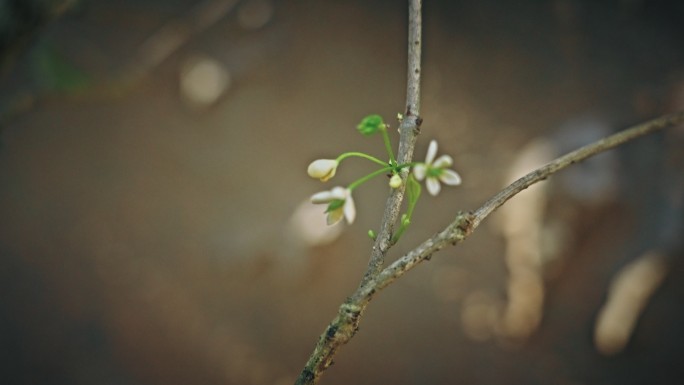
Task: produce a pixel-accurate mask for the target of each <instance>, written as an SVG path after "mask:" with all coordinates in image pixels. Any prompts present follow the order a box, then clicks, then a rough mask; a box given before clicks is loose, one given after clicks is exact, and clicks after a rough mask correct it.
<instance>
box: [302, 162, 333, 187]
mask: <svg viewBox="0 0 684 385" xmlns="http://www.w3.org/2000/svg"><path fill="white" fill-rule="evenodd" d="M337 164H338V163H337V161H336V160H335V159H317V160H314V161H313V162H311V164H310V165H309V168H308V169H307V172H308V173H309V176H310V177H312V178H316V179H320V180H321V182H325V181H327V180H328V179H330V178H332V177H333V176H335V171H337Z"/></svg>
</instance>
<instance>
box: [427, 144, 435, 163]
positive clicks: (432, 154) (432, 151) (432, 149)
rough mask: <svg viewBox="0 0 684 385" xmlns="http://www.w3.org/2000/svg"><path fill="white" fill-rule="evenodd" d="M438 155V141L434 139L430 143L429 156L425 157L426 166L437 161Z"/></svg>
mask: <svg viewBox="0 0 684 385" xmlns="http://www.w3.org/2000/svg"><path fill="white" fill-rule="evenodd" d="M436 155H437V141H436V140H434V139H433V140H431V141H430V145H429V146H428V151H427V155H426V156H425V163H426V164H432V161H433V160H435V156H436Z"/></svg>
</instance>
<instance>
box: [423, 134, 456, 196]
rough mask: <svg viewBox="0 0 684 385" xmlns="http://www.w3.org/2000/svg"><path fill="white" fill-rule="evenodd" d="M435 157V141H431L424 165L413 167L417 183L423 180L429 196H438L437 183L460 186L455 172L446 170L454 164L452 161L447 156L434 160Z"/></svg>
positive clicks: (439, 186) (438, 187) (438, 188)
mask: <svg viewBox="0 0 684 385" xmlns="http://www.w3.org/2000/svg"><path fill="white" fill-rule="evenodd" d="M436 155H437V141H436V140H433V141H431V142H430V146H429V147H428V151H427V156H426V157H425V163H421V164H417V165H416V166H414V167H413V174H414V175H415V176H416V179H418V180H419V181H422V180H423V179H425V186H426V187H427V189H428V192H429V193H430V195H437V194H439V190H440V189H441V185H440V184H439V182H442V183H444V184H448V185H450V186H457V185H459V184H461V176H460V175H458V173H457V172H456V171H454V170H450V169H448V168H449V167H451V165H453V164H454V160H453V159H452V158H451V157H450V156H449V155H442V156H440V157H439V158H437V160H435V156H436Z"/></svg>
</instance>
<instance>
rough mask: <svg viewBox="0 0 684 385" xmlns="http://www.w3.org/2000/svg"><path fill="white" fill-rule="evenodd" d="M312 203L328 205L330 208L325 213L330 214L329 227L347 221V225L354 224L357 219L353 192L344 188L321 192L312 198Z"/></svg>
mask: <svg viewBox="0 0 684 385" xmlns="http://www.w3.org/2000/svg"><path fill="white" fill-rule="evenodd" d="M311 202H312V203H316V204H323V203H327V204H328V208H327V209H326V210H325V212H326V213H327V214H328V217H327V223H328V225H334V224H335V223H337V222H339V221H340V220H342V218H343V217H344V218H346V219H347V223H349V224H352V223H353V222H354V218H356V207H355V206H354V199H353V198H352V196H351V190H349V189H347V188H344V187H339V186H338V187H333V188H332V190H328V191H321V192H319V193H316V194H314V195H313V196H312V197H311Z"/></svg>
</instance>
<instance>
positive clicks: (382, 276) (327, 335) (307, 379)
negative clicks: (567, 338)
mask: <svg viewBox="0 0 684 385" xmlns="http://www.w3.org/2000/svg"><path fill="white" fill-rule="evenodd" d="M683 122H684V111H681V112H677V113H674V114H670V115H665V116H662V117H659V118H656V119H653V120H650V121H648V122H645V123H642V124H640V125H637V126H634V127H631V128H628V129H626V130H624V131H621V132H618V133H616V134H614V135H611V136H609V137H607V138H604V139H601V140H599V141H597V142H594V143H591V144H589V145H586V146H584V147H581V148H579V149H577V150H575V151H572V152H570V153H568V154H566V155H564V156H561V157H560V158H557V159H555V160H553V161H551V162H550V163H548V164H546V165H545V166H543V167H541V168H539V169H537V170H535V171H532V172H530V173H529V174H527V175H525V176H523V177H522V178H520V179H518V180H516V181H515V182H513V183H512V184H510V185H509V186H508V187H506V188H504V189H503V190H501V192H499V193H498V194H496V195H495V196H493V197H492V198H491V199H489V200H488V201H487V202H485V203H484V204H483V205H482V206H481V207H480V208H478V209H477V210H475V211H474V212H467V213H463V212H460V213H458V215H457V216H456V219H455V220H454V221H453V222H452V223H450V224H449V225H448V226H447V227H446V228H445V229H444V230H442V231H441V232H439V233H437V234H435V235H433V236H432V237H430V238H429V239H427V240H426V241H424V242H423V243H421V244H420V245H419V246H418V247H416V248H415V249H413V250H411V251H409V252H408V253H407V254H406V255H404V256H403V257H401V258H399V259H397V260H396V261H394V262H393V263H392V264H390V265H389V266H387V267H386V268H385V269H383V270H381V271H380V272H379V273H378V274H376V275H375V276H374V277H371V278H369V279H367V280H366V283H365V284H363V285H361V286H359V288H358V289H356V292H355V293H354V294H352V296H351V297H349V298H348V299H347V301H345V303H343V304H342V305H341V306H340V308H339V311H338V314H337V316H336V317H335V318H334V319H333V320H332V322H331V323H330V324H329V325H328V327H327V328H326V330H325V331H324V332H323V334H322V335H321V336H320V338H319V340H318V344H317V345H316V347H315V349H314V352H313V354H312V355H311V357H310V358H309V361H308V362H307V364H306V366H305V368H304V370H303V371H302V373H301V374H300V376H299V378H298V379H297V382H296V384H315V383H317V382H318V379H319V378H320V375H321V374H322V372H323V371H324V370H325V369H327V368H328V367H329V366H330V365H332V359H333V356H334V355H335V353H336V351H337V348H339V347H340V346H341V345H344V344H346V343H347V342H348V341H349V340H350V339H351V338H352V337H353V336H354V334H355V333H356V331H357V330H358V325H359V321H360V319H361V316H362V314H363V311H364V310H365V309H366V307H367V306H368V303H370V301H371V299H372V298H373V296H374V295H375V294H376V293H377V292H378V291H380V290H382V289H384V288H385V287H387V286H389V285H390V284H392V283H393V282H394V281H395V280H396V279H398V278H399V277H401V276H402V275H404V274H405V273H406V272H408V271H409V270H411V269H412V268H414V267H415V266H417V265H418V264H419V263H421V262H423V261H425V260H429V259H430V258H431V257H432V255H433V254H434V253H435V252H437V251H439V250H441V249H443V248H444V247H445V246H447V245H449V244H452V245H456V244H458V243H460V242H462V241H463V240H465V239H466V238H467V237H468V236H470V234H472V232H473V231H474V230H475V229H476V228H477V227H478V226H479V225H480V223H481V222H482V221H483V220H484V219H485V218H487V217H488V216H489V215H490V214H491V213H493V212H494V210H496V209H497V208H499V207H501V206H502V205H503V204H504V203H505V202H506V201H508V200H509V199H510V198H512V197H513V196H515V195H516V194H518V193H520V192H521V191H523V190H525V189H526V188H528V187H530V186H531V185H533V184H535V183H537V182H540V181H542V180H545V179H546V178H548V177H550V176H551V175H553V174H555V173H557V172H558V171H560V170H562V169H564V168H566V167H568V166H570V165H572V164H575V163H578V162H581V161H583V160H585V159H587V158H589V157H590V156H592V155H596V154H598V153H600V152H603V151H606V150H609V149H611V148H614V147H617V146H619V145H621V144H623V143H626V142H628V141H630V140H633V139H635V138H638V137H640V136H642V135H646V134H648V133H651V132H654V131H657V130H661V129H664V128H668V127H672V126H675V125H678V124H681V123H683ZM364 278H366V277H364Z"/></svg>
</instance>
